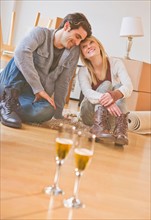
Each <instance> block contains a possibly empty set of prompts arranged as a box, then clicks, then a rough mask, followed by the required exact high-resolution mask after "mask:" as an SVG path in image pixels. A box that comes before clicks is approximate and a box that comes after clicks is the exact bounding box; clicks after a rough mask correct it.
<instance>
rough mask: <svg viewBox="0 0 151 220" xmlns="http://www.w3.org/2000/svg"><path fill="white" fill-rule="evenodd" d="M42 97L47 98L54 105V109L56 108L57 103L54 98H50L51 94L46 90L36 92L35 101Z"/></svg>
mask: <svg viewBox="0 0 151 220" xmlns="http://www.w3.org/2000/svg"><path fill="white" fill-rule="evenodd" d="M41 98H44V99H46V100H47V101H48V102H49V103H50V105H52V106H53V107H54V109H56V105H55V102H54V100H53V99H52V98H50V96H49V95H48V94H47V93H46V92H45V91H41V92H38V93H36V94H35V99H34V101H33V103H34V102H37V101H38V100H40V99H41Z"/></svg>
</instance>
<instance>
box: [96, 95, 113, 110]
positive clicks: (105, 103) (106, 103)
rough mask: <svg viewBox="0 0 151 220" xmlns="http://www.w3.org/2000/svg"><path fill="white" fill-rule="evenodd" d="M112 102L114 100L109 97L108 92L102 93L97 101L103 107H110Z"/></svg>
mask: <svg viewBox="0 0 151 220" xmlns="http://www.w3.org/2000/svg"><path fill="white" fill-rule="evenodd" d="M113 102H114V100H113V98H112V96H111V95H110V93H108V92H106V93H104V94H103V95H102V96H101V98H100V100H99V103H100V104H101V105H103V106H104V107H107V106H109V105H111V104H112V103H113Z"/></svg>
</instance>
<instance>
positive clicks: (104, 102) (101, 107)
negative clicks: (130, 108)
mask: <svg viewBox="0 0 151 220" xmlns="http://www.w3.org/2000/svg"><path fill="white" fill-rule="evenodd" d="M80 50H81V61H82V62H83V64H84V67H81V68H80V71H79V73H78V77H79V83H80V87H81V90H82V93H83V95H84V97H85V98H84V100H83V101H82V103H81V106H80V115H81V118H82V120H83V123H85V124H86V125H92V127H91V132H92V133H94V134H95V135H96V136H97V138H98V139H106V140H114V141H115V143H116V144H118V145H127V144H128V136H127V128H128V123H127V115H128V112H127V108H126V104H125V98H127V97H129V96H130V95H131V93H132V91H133V85H132V82H131V79H130V77H129V75H128V73H127V70H126V68H125V66H124V64H123V63H122V61H121V60H120V59H117V58H109V57H108V56H107V54H106V52H105V50H104V48H103V45H102V44H101V43H100V41H99V40H98V39H97V38H95V37H94V36H91V37H88V38H86V39H85V40H84V41H82V43H81V44H80ZM112 118H114V119H115V127H114V129H113V132H111V120H110V119H112Z"/></svg>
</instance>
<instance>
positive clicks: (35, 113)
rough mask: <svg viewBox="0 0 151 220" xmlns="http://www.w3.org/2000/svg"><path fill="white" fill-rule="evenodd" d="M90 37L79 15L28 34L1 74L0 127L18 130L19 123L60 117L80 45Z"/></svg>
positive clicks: (73, 15) (67, 17)
mask: <svg viewBox="0 0 151 220" xmlns="http://www.w3.org/2000/svg"><path fill="white" fill-rule="evenodd" d="M90 35H91V25H90V24H89V22H88V20H87V18H86V17H85V16H84V15H83V14H81V13H73V14H68V15H67V16H66V17H65V18H64V19H63V21H62V23H61V24H60V26H59V28H58V29H57V30H53V29H47V28H42V27H36V28H33V29H32V30H31V31H30V33H29V34H28V35H27V36H26V37H25V38H24V39H23V40H22V41H21V43H20V44H19V45H18V47H17V48H16V50H15V54H14V58H13V59H12V60H10V62H9V63H8V65H7V66H6V67H5V69H4V70H3V72H2V73H1V74H0V86H1V89H0V90H1V91H2V94H1V104H0V111H1V122H2V124H4V125H6V126H9V127H13V128H21V126H22V122H39V123H40V122H43V121H47V120H49V119H51V118H52V117H54V118H56V119H57V118H62V117H63V116H62V111H63V108H64V105H65V99H66V95H67V92H68V86H69V82H70V80H71V78H72V76H73V73H74V70H75V68H76V65H77V62H78V59H79V44H80V42H81V41H82V40H84V39H85V38H86V37H87V36H90Z"/></svg>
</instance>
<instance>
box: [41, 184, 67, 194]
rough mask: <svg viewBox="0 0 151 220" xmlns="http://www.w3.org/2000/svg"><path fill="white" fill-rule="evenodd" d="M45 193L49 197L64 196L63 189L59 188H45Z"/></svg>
mask: <svg viewBox="0 0 151 220" xmlns="http://www.w3.org/2000/svg"><path fill="white" fill-rule="evenodd" d="M44 192H45V193H46V194H48V195H55V196H56V195H59V194H64V192H63V191H62V189H60V188H59V187H58V186H47V187H45V188H44Z"/></svg>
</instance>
